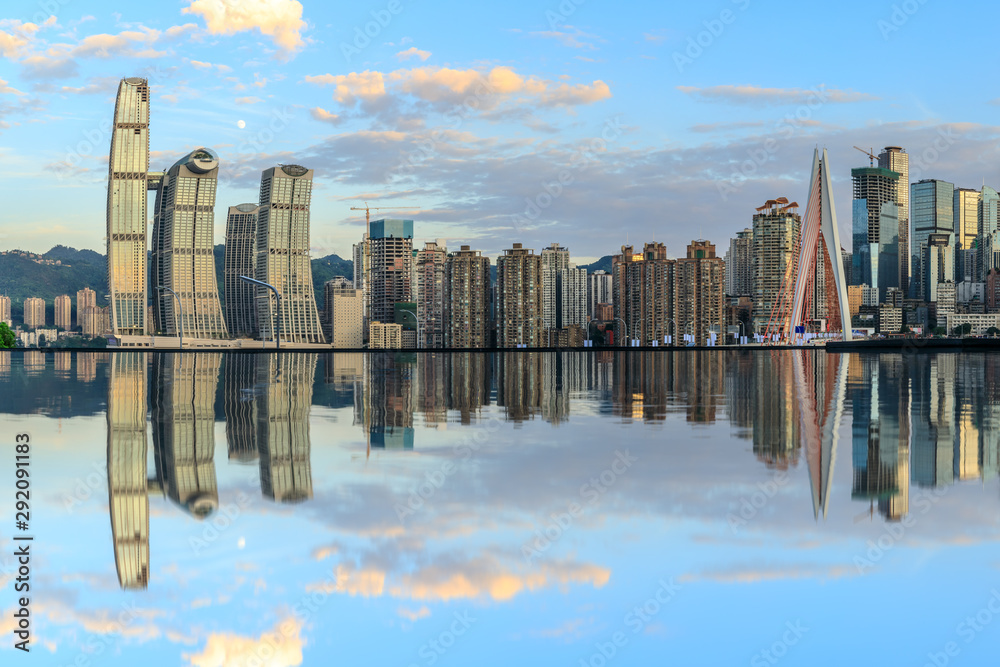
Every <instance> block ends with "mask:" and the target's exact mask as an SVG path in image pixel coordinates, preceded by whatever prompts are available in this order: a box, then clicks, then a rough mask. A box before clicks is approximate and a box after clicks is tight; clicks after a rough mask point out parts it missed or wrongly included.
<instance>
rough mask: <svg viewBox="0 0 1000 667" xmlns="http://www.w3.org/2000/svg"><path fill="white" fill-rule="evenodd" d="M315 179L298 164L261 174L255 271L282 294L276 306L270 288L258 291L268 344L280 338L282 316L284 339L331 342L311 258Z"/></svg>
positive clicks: (260, 322) (261, 322)
mask: <svg viewBox="0 0 1000 667" xmlns="http://www.w3.org/2000/svg"><path fill="white" fill-rule="evenodd" d="M312 177H313V172H312V169H306V168H305V167H302V166H299V165H297V164H284V165H279V166H277V167H271V168H270V169H267V170H265V171H264V173H263V174H262V175H261V180H260V210H259V211H258V212H257V264H256V267H255V269H256V275H257V280H260V281H262V282H265V283H268V284H270V285H273V286H274V287H275V288H276V289H277V290H278V293H279V294H280V295H281V303H280V304H276V303H274V302H273V296H272V294H271V291H270V290H268V289H266V288H262V287H258V288H257V301H256V304H257V330H258V334H259V336H260V337H261V338H262V339H264V340H268V339H270V338H271V337H272V336H273V335H274V329H275V327H276V326H277V318H278V317H280V318H281V325H280V326H281V337H282V339H284V340H287V341H289V342H292V343H323V342H325V341H324V339H323V328H322V326H321V325H320V322H319V312H318V311H317V310H316V295H315V292H314V291H313V280H312V266H311V264H310V259H309V203H310V200H311V198H312ZM279 305H280V307H281V312H280V313H279V312H278V306H279Z"/></svg>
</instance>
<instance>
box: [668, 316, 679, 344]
mask: <svg viewBox="0 0 1000 667" xmlns="http://www.w3.org/2000/svg"><path fill="white" fill-rule="evenodd" d="M667 322H670V323H671V324H673V325H674V329H676V328H677V322H675V321H674V319H673V318H672V317H668V318H667ZM670 345H671V347H672V346H673V345H674V334H673V329H671V330H670Z"/></svg>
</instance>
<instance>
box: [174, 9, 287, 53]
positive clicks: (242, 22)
mask: <svg viewBox="0 0 1000 667" xmlns="http://www.w3.org/2000/svg"><path fill="white" fill-rule="evenodd" d="M181 12H182V13H184V14H194V15H196V16H200V17H201V18H203V19H204V20H205V24H206V27H207V29H208V32H209V33H211V34H213V35H235V34H236V33H238V32H245V31H248V30H257V31H259V32H260V33H261V34H263V35H267V36H269V37H270V38H271V41H272V42H273V43H274V45H275V46H276V47H278V49H279V56H280V57H281V58H283V59H286V60H287V59H289V58H291V57H292V56H294V55H295V54H296V53H297V52H299V51H300V50H302V48H303V47H304V46H305V41H304V40H303V39H302V34H301V33H302V31H303V30H304V29H305V28H306V22H305V21H303V20H302V3H300V2H296V0H239V1H238V2H237V1H236V0H193V1H192V2H191V4H190V6H188V7H185V8H184V9H182V10H181Z"/></svg>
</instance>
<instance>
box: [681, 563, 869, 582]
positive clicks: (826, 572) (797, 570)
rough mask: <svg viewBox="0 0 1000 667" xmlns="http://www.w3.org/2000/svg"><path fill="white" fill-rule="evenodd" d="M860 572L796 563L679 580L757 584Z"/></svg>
mask: <svg viewBox="0 0 1000 667" xmlns="http://www.w3.org/2000/svg"><path fill="white" fill-rule="evenodd" d="M858 574H859V573H858V569H857V568H856V567H853V566H847V565H830V566H824V567H816V566H807V565H795V566H791V567H781V568H757V569H742V570H741V569H732V570H715V571H709V572H702V573H699V574H685V575H683V576H681V577H678V579H677V580H678V581H679V582H680V583H682V584H687V583H693V582H702V581H712V582H715V583H719V584H757V583H760V582H762V581H777V580H783V579H821V580H827V579H840V578H841V577H853V576H857V575H858Z"/></svg>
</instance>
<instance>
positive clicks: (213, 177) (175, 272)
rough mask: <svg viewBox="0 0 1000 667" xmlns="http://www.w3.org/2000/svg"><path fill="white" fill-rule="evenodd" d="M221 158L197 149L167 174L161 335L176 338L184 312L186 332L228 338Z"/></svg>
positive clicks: (158, 232) (157, 231) (158, 213)
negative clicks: (218, 217) (218, 262)
mask: <svg viewBox="0 0 1000 667" xmlns="http://www.w3.org/2000/svg"><path fill="white" fill-rule="evenodd" d="M218 175H219V158H218V156H216V155H215V153H213V152H212V151H211V150H209V149H207V148H197V149H195V150H193V151H191V152H190V153H188V154H187V155H185V156H184V157H182V158H181V159H180V160H178V161H177V162H176V163H174V165H173V166H172V167H170V169H169V170H167V172H166V173H165V174H164V175H163V179H162V181H161V183H160V187H159V188H158V189H157V192H156V208H155V214H154V219H153V220H154V221H153V239H152V244H151V245H152V253H151V255H150V261H151V263H152V267H151V268H152V271H151V280H152V284H151V285H150V289H152V290H154V292H159V293H158V294H157V293H154V297H155V298H154V299H153V304H154V305H153V318H154V320H155V325H156V331H158V332H163V333H166V334H169V335H176V334H177V330H178V324H179V323H180V314H179V313H178V312H177V299H175V298H174V296H173V295H172V294H170V293H169V292H167V291H166V290H157V288H158V287H159V286H163V287H168V288H170V289H172V290H173V291H174V292H176V294H177V296H178V297H179V299H180V305H181V310H182V311H183V314H184V318H183V319H184V321H183V326H182V330H183V334H184V336H185V337H192V338H226V337H228V333H227V331H226V322H225V320H224V319H223V316H222V306H221V305H220V304H219V285H218V282H217V281H216V279H215V257H214V255H213V249H214V243H213V234H212V230H213V222H214V211H215V191H216V185H217V182H218Z"/></svg>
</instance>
